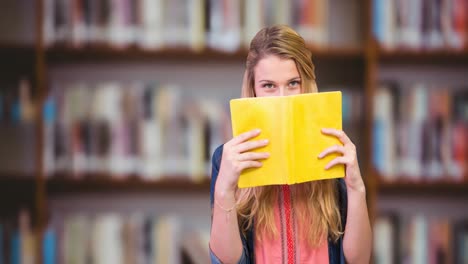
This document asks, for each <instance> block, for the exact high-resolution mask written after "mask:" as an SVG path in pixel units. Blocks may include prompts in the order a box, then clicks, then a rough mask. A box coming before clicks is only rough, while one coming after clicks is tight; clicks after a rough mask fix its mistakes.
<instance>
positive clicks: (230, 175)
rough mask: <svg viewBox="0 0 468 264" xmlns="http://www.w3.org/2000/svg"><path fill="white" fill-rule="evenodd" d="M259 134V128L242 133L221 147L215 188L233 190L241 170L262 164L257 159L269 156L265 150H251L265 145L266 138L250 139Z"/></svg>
mask: <svg viewBox="0 0 468 264" xmlns="http://www.w3.org/2000/svg"><path fill="white" fill-rule="evenodd" d="M259 134H260V130H259V129H254V130H251V131H248V132H245V133H242V134H240V135H238V136H236V137H234V138H232V139H231V140H229V141H228V142H227V143H226V144H224V147H223V156H222V159H221V166H220V169H219V174H218V180H217V183H216V189H217V190H218V191H223V192H234V191H235V190H236V188H237V181H238V180H239V176H240V174H241V172H242V171H243V170H245V169H247V168H258V167H261V166H262V163H261V162H260V161H259V160H261V159H266V158H268V157H270V154H269V153H267V152H252V151H251V150H253V149H256V148H260V147H263V146H266V145H267V144H268V140H267V139H262V140H252V141H249V139H251V138H254V137H256V136H258V135H259Z"/></svg>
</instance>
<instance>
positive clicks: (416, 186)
mask: <svg viewBox="0 0 468 264" xmlns="http://www.w3.org/2000/svg"><path fill="white" fill-rule="evenodd" d="M378 190H379V193H380V194H382V195H415V196H416V195H417V196H422V195H430V196H463V197H465V196H468V181H461V182H456V181H423V182H411V181H401V180H400V181H395V182H389V181H383V180H379V181H378Z"/></svg>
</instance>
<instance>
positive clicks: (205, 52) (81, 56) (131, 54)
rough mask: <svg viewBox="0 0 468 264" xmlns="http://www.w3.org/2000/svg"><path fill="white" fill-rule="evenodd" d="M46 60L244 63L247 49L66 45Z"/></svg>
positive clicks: (329, 56) (330, 53) (327, 56)
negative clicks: (79, 46) (78, 46)
mask: <svg viewBox="0 0 468 264" xmlns="http://www.w3.org/2000/svg"><path fill="white" fill-rule="evenodd" d="M311 50H312V54H313V56H314V60H315V59H316V60H318V61H330V60H340V61H363V60H364V55H363V50H361V49H358V48H329V49H326V48H322V49H320V48H311ZM46 57H47V61H48V62H50V63H66V62H70V61H72V62H74V63H75V62H84V61H88V62H90V61H91V62H111V61H137V62H141V61H155V60H171V61H201V60H202V61H207V60H218V61H222V62H226V61H231V60H232V61H241V62H242V61H245V59H246V58H247V50H246V49H239V50H236V51H234V52H224V51H220V50H216V49H210V48H204V49H202V50H198V51H195V50H191V49H188V48H173V49H170V48H164V49H161V50H153V51H152V50H144V49H141V48H139V47H136V46H135V47H129V48H123V49H122V48H116V47H113V46H109V45H107V46H106V45H101V46H99V45H91V46H87V47H82V48H74V47H67V46H57V47H51V48H49V49H47V51H46Z"/></svg>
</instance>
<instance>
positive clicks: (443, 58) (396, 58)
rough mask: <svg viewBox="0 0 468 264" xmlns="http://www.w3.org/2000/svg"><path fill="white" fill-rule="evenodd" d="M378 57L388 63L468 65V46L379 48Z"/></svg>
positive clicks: (382, 61)
mask: <svg viewBox="0 0 468 264" xmlns="http://www.w3.org/2000/svg"><path fill="white" fill-rule="evenodd" d="M377 58H378V61H379V62H381V63H387V64H427V65H434V64H443V65H465V66H466V65H468V48H465V49H461V50H450V49H440V50H405V49H397V50H385V49H382V48H378V50H377Z"/></svg>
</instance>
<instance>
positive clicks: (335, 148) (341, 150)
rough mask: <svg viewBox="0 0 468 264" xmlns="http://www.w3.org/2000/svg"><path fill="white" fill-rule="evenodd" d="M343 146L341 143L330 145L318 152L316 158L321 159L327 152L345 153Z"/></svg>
mask: <svg viewBox="0 0 468 264" xmlns="http://www.w3.org/2000/svg"><path fill="white" fill-rule="evenodd" d="M345 151H346V149H345V147H343V146H341V145H334V146H331V147H329V148H327V149H325V150H324V151H323V152H322V153H320V154H319V155H318V158H319V159H321V158H323V157H325V156H327V155H328V154H331V153H341V154H343V155H344V154H345Z"/></svg>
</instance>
